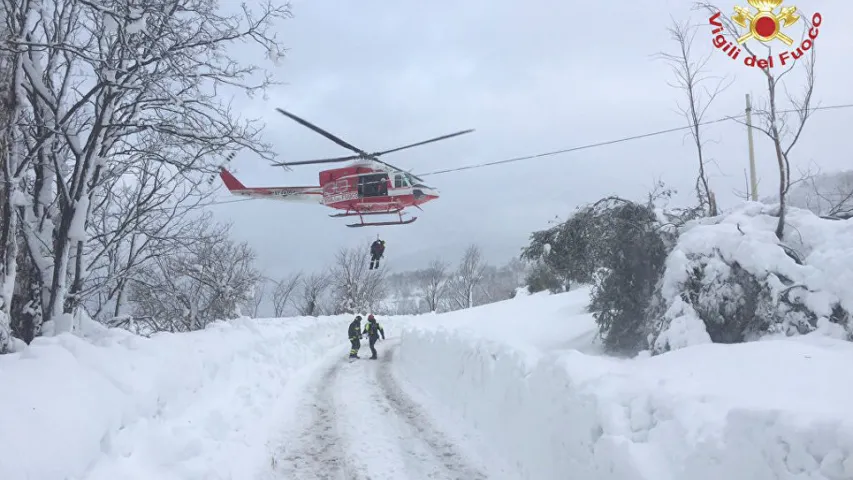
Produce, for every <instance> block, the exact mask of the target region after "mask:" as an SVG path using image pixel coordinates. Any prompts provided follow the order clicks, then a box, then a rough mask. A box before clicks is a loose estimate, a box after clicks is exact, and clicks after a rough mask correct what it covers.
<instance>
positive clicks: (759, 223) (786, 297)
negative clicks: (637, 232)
mask: <svg viewBox="0 0 853 480" xmlns="http://www.w3.org/2000/svg"><path fill="white" fill-rule="evenodd" d="M775 210H776V207H771V206H767V205H763V204H759V203H747V204H745V205H744V206H742V207H740V208H739V209H737V210H735V211H733V212H731V213H728V214H726V215H722V216H718V217H715V218H710V219H703V220H700V221H697V222H696V223H694V224H692V225H690V226H689V227H688V228H686V229H685V231H683V232H682V233H681V235H680V237H679V239H678V243H677V244H676V246H675V249H674V251H673V252H672V253H671V254H670V255H669V257H668V259H667V263H666V271H665V273H664V277H663V280H662V282H661V285H660V286H659V290H658V294H659V296H660V298H659V299H658V300H657V302H658V308H659V309H660V312H659V313H660V314H661V315H660V317H661V318H660V319H659V321H658V323H657V325H655V326H654V327H653V329H652V330H653V332H652V338H651V339H650V342H651V343H652V346H653V349H654V350H655V351H658V352H659V351H665V350H668V349H675V348H682V347H685V346H689V345H697V344H700V343H706V342H710V341H711V340H712V339H713V341H715V342H723V343H731V342H739V341H745V340H755V339H757V338H760V337H761V336H763V335H766V334H774V333H777V334H782V335H794V334H806V333H811V332H815V331H818V332H820V333H824V334H827V335H830V336H834V337H837V338H846V337H847V336H848V335H850V332H851V331H853V330H851V328H850V327H851V325H850V322H851V319H850V312H853V288H851V287H850V286H851V285H853V219H851V220H826V219H822V218H820V217H818V216H816V215H814V214H813V213H811V212H809V211H807V210H801V209H796V208H791V209H790V210H789V212H788V215H787V226H786V233H785V237H784V242H779V241H778V240H777V238H776V236H775V234H774V230H775V228H776V223H777V220H778V218H776V217H774V216H773V214H774V211H775Z"/></svg>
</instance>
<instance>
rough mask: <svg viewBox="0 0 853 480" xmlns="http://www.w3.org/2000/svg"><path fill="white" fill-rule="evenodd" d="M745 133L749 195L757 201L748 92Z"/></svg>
mask: <svg viewBox="0 0 853 480" xmlns="http://www.w3.org/2000/svg"><path fill="white" fill-rule="evenodd" d="M746 134H747V135H748V138H749V183H750V187H749V190H750V197H751V200H752V201H753V202H757V201H758V180H756V179H755V146H754V145H753V142H752V102H750V101H749V94H748V93H747V94H746Z"/></svg>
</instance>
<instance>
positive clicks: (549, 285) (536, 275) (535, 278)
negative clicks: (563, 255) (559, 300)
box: [524, 259, 567, 293]
mask: <svg viewBox="0 0 853 480" xmlns="http://www.w3.org/2000/svg"><path fill="white" fill-rule="evenodd" d="M524 281H525V284H526V285H527V291H528V292H530V293H536V292H544V291H545V290H548V291H549V292H551V293H559V292H562V291H565V289H566V287H567V285H566V282H565V281H564V280H562V279H560V277H559V276H558V275H557V274H556V272H554V269H553V268H551V267H550V266H549V265H548V264H547V263H545V261H544V260H542V259H539V260H537V261H536V262H534V263H533V267H532V268H531V269H530V272H528V274H527V277H526V278H525V279H524Z"/></svg>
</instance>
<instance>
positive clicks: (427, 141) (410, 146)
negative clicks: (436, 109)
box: [373, 129, 474, 157]
mask: <svg viewBox="0 0 853 480" xmlns="http://www.w3.org/2000/svg"><path fill="white" fill-rule="evenodd" d="M473 131H474V129H470V130H462V131H460V132H456V133H451V134H449V135H442V136H440V137H435V138H431V139H429V140H424V141H422V142H418V143H412V144H410V145H405V146H402V147H397V148H392V149H391V150H385V151H384V152H377V153H374V154H373V156H377V157H378V156H379V155H385V154H386V153H394V152H399V151H400V150H405V149H407V148H412V147H419V146H421V145H426V144H428V143H432V142H437V141H439V140H447V139H448V138H453V137H458V136H459V135H464V134H466V133H471V132H473Z"/></svg>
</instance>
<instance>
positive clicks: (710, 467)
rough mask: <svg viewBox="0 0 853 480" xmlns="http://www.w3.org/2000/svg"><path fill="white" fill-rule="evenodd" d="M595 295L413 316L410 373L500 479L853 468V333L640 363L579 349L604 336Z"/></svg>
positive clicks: (713, 348) (696, 351) (788, 474)
mask: <svg viewBox="0 0 853 480" xmlns="http://www.w3.org/2000/svg"><path fill="white" fill-rule="evenodd" d="M585 293H586V292H584V291H583V290H579V291H575V292H570V293H565V294H560V295H552V296H549V295H543V294H539V295H534V296H530V297H522V298H518V299H514V300H510V301H508V302H505V304H504V305H505V306H503V307H502V306H499V305H491V306H489V307H488V309H487V308H486V307H483V308H481V309H472V310H470V311H464V312H455V313H451V314H447V315H444V316H442V320H441V321H440V322H438V321H436V322H433V323H432V324H428V323H418V324H417V325H414V324H413V326H412V327H411V328H408V329H406V330H404V332H403V335H402V341H401V347H400V354H399V358H398V360H397V363H396V369H397V372H398V373H397V374H398V376H399V377H400V378H403V379H405V384H406V385H407V388H408V389H409V390H410V391H411V392H412V395H413V396H415V397H416V398H418V399H419V400H420V401H422V402H423V403H424V404H427V405H429V406H430V408H431V410H432V411H433V412H435V413H434V415H436V416H437V417H441V418H442V419H443V422H444V424H445V425H446V426H447V428H456V429H457V430H460V431H461V430H463V429H468V430H469V437H470V438H472V439H473V440H472V441H473V442H474V443H475V445H472V447H471V448H475V450H476V452H477V454H478V455H480V456H481V457H483V458H485V459H487V461H488V462H489V463H490V464H491V465H493V468H494V471H493V472H492V474H493V476H494V477H495V478H519V479H520V478H524V479H560V478H569V476H571V477H573V478H589V479H613V480H616V479H649V480H652V479H655V480H667V479H672V480H676V479H687V478H690V479H708V480H711V479H715V480H718V479H721V478H737V479H741V478H742V479H750V480H764V479H767V480H770V479H794V478H797V479H801V478H802V479H805V478H809V479H842V478H843V479H850V478H853V411H851V408H850V405H853V370H851V369H850V368H849V365H851V364H853V363H851V362H853V345H851V344H850V343H849V342H845V341H840V340H836V339H832V338H826V337H821V336H814V335H810V336H804V337H793V338H791V339H772V340H767V341H763V342H755V343H748V344H738V345H719V344H704V345H698V346H694V347H689V348H684V349H680V350H677V351H673V352H669V353H665V354H661V355H658V356H655V357H648V356H643V357H640V358H635V359H616V358H612V357H606V356H601V355H594V354H592V355H591V354H590V353H594V352H595V349H594V347H587V348H585V349H581V350H585V352H584V351H579V350H568V351H566V350H565V348H564V346H566V345H570V346H572V347H577V346H581V345H579V344H578V343H577V342H578V339H584V340H588V339H590V338H592V336H591V335H590V332H591V331H592V330H593V329H594V324H593V322H592V320H591V318H590V316H589V314H586V313H584V312H583V305H584V303H585V302H584V301H583V299H584V297H585ZM560 305H562V307H560ZM501 308H505V309H506V310H507V311H510V310H515V312H516V313H515V315H507V316H502V315H499V314H497V312H498V311H500V310H499V309H501ZM570 309H575V311H574V313H575V315H567V313H569V312H568V310H570ZM478 316H479V319H478V320H475V318H477V317H478ZM455 317H459V318H458V320H457V319H454V318H455ZM454 326H458V327H459V328H453V327H454ZM584 328H586V329H588V330H587V332H586V333H584V332H583V329H584ZM548 332H554V333H553V334H552V335H548ZM502 336H506V337H505V338H501V337H502ZM531 352H533V353H534V354H533V355H531ZM454 425H455V426H456V427H453V426H454ZM462 425H464V426H465V427H460V426H462Z"/></svg>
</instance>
